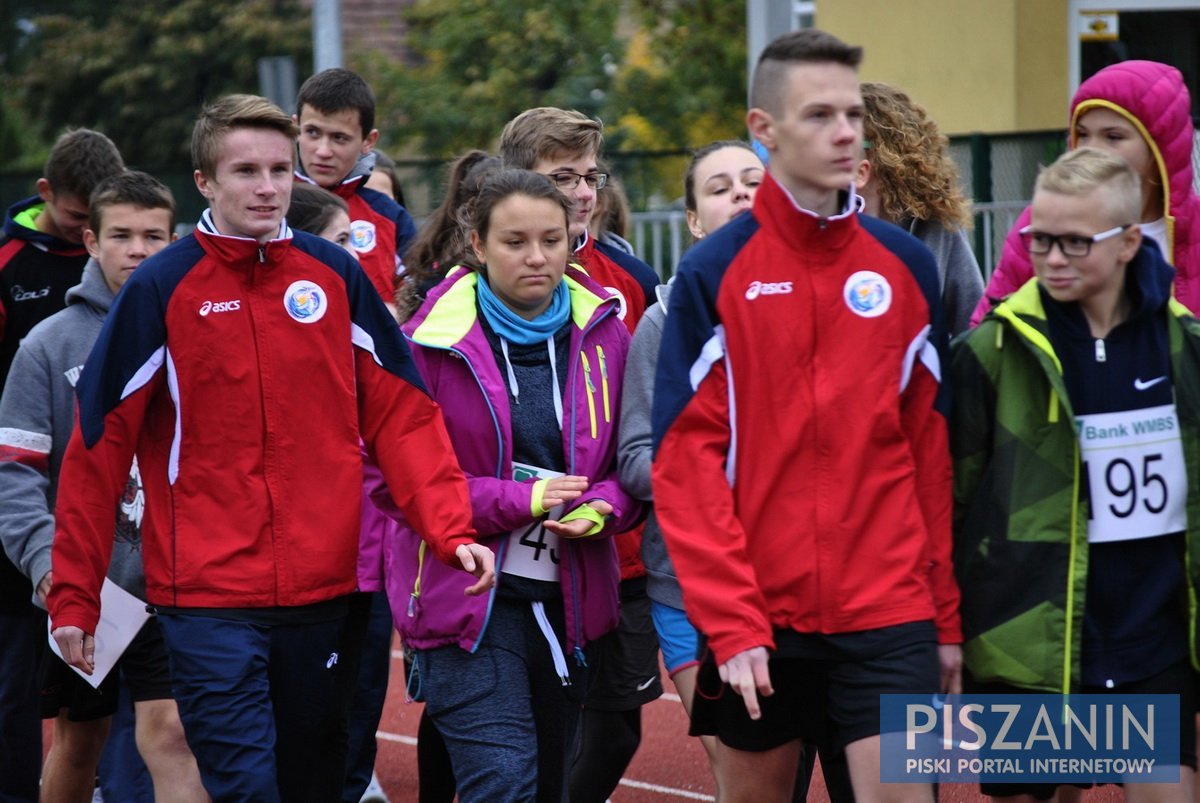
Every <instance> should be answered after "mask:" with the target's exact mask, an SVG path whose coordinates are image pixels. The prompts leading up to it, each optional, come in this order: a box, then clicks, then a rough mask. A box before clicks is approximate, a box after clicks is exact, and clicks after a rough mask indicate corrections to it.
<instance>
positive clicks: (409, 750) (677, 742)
mask: <svg viewBox="0 0 1200 803" xmlns="http://www.w3.org/2000/svg"><path fill="white" fill-rule="evenodd" d="M399 655H400V653H399V652H398V651H394V652H393V653H392V656H393V658H392V672H391V681H390V684H389V686H388V696H387V703H386V704H385V706H384V711H383V719H382V721H381V722H380V724H379V755H378V758H377V759H376V761H375V770H376V773H377V774H378V776H379V781H380V783H381V784H382V786H383V788H384V791H386V792H387V794H388V797H389V798H391V801H392V803H417V761H416V748H415V745H416V733H417V722H418V721H419V720H420V718H421V705H420V704H419V703H406V702H405V701H404V669H403V662H402V661H401V660H400V658H399ZM663 686H664V688H665V689H666V690H667V691H668V692H669V694H666V695H664V696H663V697H662V698H660V699H659V700H656V701H655V702H653V703H651V704H650V705H648V706H646V707H645V708H644V709H643V710H642V745H641V747H640V748H639V749H638V752H637V755H636V756H634V758H633V762H632V763H631V764H630V765H629V769H628V771H627V772H626V773H625V777H624V778H623V779H622V780H621V785H620V786H619V787H618V788H617V791H616V792H614V793H613V795H612V798H611V800H612V803H685V801H689V800H714V797H713V794H714V792H715V784H714V783H713V778H712V773H711V772H710V771H709V768H708V759H707V757H706V756H705V754H704V749H703V748H702V747H701V746H700V742H699V740H698V739H693V738H691V737H689V736H688V735H687V715H686V714H685V713H684V710H683V706H682V705H681V704H680V702H679V698H678V697H677V696H675V685H674V684H673V683H671V682H670V680H664V683H663ZM808 799H809V801H810V803H829V796H828V795H827V794H826V792H825V784H824V781H823V780H822V779H821V777H820V767H819V766H818V768H817V777H816V778H815V779H814V781H813V784H812V787H811V788H810V790H809V795H808ZM1121 799H1122V795H1121V792H1120V790H1119V789H1118V788H1117V787H1113V786H1105V787H1101V788H1099V789H1095V790H1089V791H1087V792H1085V793H1084V794H1083V798H1082V801H1081V803H1119V801H1120V800H1121ZM987 801H989V798H986V797H984V796H983V795H981V794H980V793H979V788H978V787H977V786H975V785H969V784H944V785H942V786H941V787H940V789H939V795H938V803H987Z"/></svg>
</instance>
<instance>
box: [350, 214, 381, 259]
mask: <svg viewBox="0 0 1200 803" xmlns="http://www.w3.org/2000/svg"><path fill="white" fill-rule="evenodd" d="M350 247H351V248H353V249H354V250H355V251H358V252H359V253H360V254H365V253H366V252H368V251H372V250H374V248H375V224H374V223H372V222H371V221H369V220H355V221H352V222H351V223H350Z"/></svg>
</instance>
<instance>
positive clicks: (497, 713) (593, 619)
mask: <svg viewBox="0 0 1200 803" xmlns="http://www.w3.org/2000/svg"><path fill="white" fill-rule="evenodd" d="M569 203H570V202H569V200H567V199H566V198H565V197H564V196H563V195H562V194H561V193H560V192H558V190H556V189H555V187H554V185H553V184H552V183H551V182H550V181H549V180H548V179H547V178H545V177H544V176H541V175H538V174H536V173H532V172H529V171H523V170H507V171H501V172H498V173H496V174H494V175H493V176H492V177H490V178H489V179H488V180H487V182H485V184H484V186H483V188H482V190H481V192H480V194H479V195H478V196H477V198H476V199H475V201H474V202H473V203H472V204H471V205H470V206H469V208H468V212H467V216H468V218H469V220H468V223H469V225H470V229H471V232H470V244H471V251H472V254H473V257H474V259H473V260H471V264H470V265H469V266H460V267H458V268H455V269H453V270H452V271H450V273H449V275H448V276H447V277H446V279H445V280H443V281H442V282H441V283H440V284H439V285H438V286H437V287H435V288H434V289H433V290H432V291H430V293H429V296H428V298H427V299H426V301H425V303H424V304H423V305H422V307H421V309H420V310H419V311H418V312H417V314H416V315H415V316H413V318H412V319H411V320H409V321H408V322H407V323H406V324H405V326H404V332H405V335H406V336H407V337H408V339H409V342H410V344H411V347H412V352H413V358H414V360H415V361H416V364H417V366H418V368H419V370H420V371H421V374H422V376H423V378H424V379H425V382H426V384H427V386H428V389H429V392H430V393H431V394H432V396H433V397H434V398H435V399H436V400H437V401H438V402H439V404H441V405H442V408H443V412H444V415H445V419H446V426H447V429H448V430H449V432H450V438H451V441H452V442H453V444H454V447H455V450H456V453H457V455H458V459H459V462H460V463H461V464H462V467H463V470H464V472H465V473H466V474H467V477H468V483H469V485H470V490H471V504H472V509H473V512H474V523H475V525H476V527H477V529H478V530H479V532H480V533H481V534H485V535H486V536H487V537H484V538H482V539H481V541H482V543H486V544H487V545H488V546H490V547H491V548H492V549H493V550H495V552H496V554H497V567H498V574H497V583H496V588H495V589H494V590H493V592H492V593H491V594H490V595H489V596H486V597H478V598H475V597H468V596H465V595H464V594H463V593H462V587H461V586H462V581H461V579H460V578H458V577H456V573H455V572H453V571H447V567H444V566H442V565H441V564H440V563H439V562H438V561H436V560H432V559H431V558H432V556H431V555H429V554H427V550H426V548H425V547H424V546H423V542H422V540H421V538H420V536H419V535H418V534H417V533H415V532H413V531H412V530H410V529H407V528H405V527H400V528H398V530H399V531H398V533H396V534H394V535H393V536H392V537H390V538H389V539H388V541H387V543H385V545H384V555H383V561H384V566H385V569H386V573H387V581H386V582H387V590H388V595H389V597H390V599H391V603H392V609H393V613H394V615H395V618H396V624H397V628H398V629H399V631H400V633H401V636H402V638H403V640H404V644H405V645H406V647H407V648H408V649H409V650H412V651H413V653H414V664H415V671H414V673H413V677H412V679H411V680H410V693H411V694H412V695H413V696H414V697H418V698H420V699H424V700H425V703H426V710H427V712H428V713H429V715H430V716H431V717H432V718H433V721H434V723H435V724H436V725H437V728H438V730H439V731H440V732H441V733H442V735H443V736H444V737H445V740H446V744H447V747H448V748H449V751H450V756H451V759H452V761H453V764H454V774H455V779H456V782H457V785H458V794H459V799H460V800H462V801H464V803H469V801H475V800H481V801H482V800H486V801H499V800H534V799H537V800H548V801H549V800H553V801H559V800H561V799H562V796H563V786H564V782H565V777H566V776H565V767H566V766H567V751H568V749H569V746H570V744H571V741H572V739H571V736H572V732H573V729H574V727H575V723H576V721H577V719H578V713H579V704H580V700H581V698H582V697H583V693H584V690H585V687H586V679H587V671H588V658H587V649H586V648H587V645H588V644H589V643H591V642H592V641H594V640H595V639H596V638H598V637H599V636H601V635H603V634H604V633H606V632H608V631H609V630H612V629H613V628H614V627H615V626H616V623H617V583H618V566H617V556H616V550H615V545H614V543H613V542H612V540H611V538H609V537H608V536H610V535H611V534H613V533H618V532H623V531H625V530H628V529H629V528H630V527H631V526H633V524H635V523H636V522H637V520H638V518H639V517H640V515H641V513H642V506H641V504H640V503H639V502H637V501H635V500H634V499H633V498H632V497H630V496H629V495H628V494H626V493H625V492H624V491H623V490H621V488H620V485H619V484H618V482H617V477H616V462H615V457H616V445H617V424H618V421H617V419H618V411H619V407H620V404H619V400H620V390H621V381H622V377H623V375H624V365H625V356H626V353H627V351H628V348H629V334H628V332H627V330H626V329H625V326H624V324H623V323H622V322H621V321H620V319H619V318H618V317H617V301H616V300H615V299H613V298H611V297H609V295H608V293H606V292H605V291H604V289H603V288H602V287H600V286H599V285H597V284H596V283H595V282H593V281H592V280H591V279H589V278H588V276H587V274H585V273H583V272H582V271H581V270H579V269H577V268H575V267H573V266H568V264H567V259H568V254H569V246H568V241H569V240H568V237H567V222H568V204H569Z"/></svg>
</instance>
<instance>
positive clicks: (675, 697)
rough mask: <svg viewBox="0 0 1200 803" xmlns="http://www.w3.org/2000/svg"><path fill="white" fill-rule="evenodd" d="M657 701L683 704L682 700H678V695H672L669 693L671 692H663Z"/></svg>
mask: <svg viewBox="0 0 1200 803" xmlns="http://www.w3.org/2000/svg"><path fill="white" fill-rule="evenodd" d="M658 699H660V700H671V701H672V702H676V703H682V702H683V700H680V699H679V695H678V694H672V693H671V692H669V691H665V692H663V693H662V697H659V698H658Z"/></svg>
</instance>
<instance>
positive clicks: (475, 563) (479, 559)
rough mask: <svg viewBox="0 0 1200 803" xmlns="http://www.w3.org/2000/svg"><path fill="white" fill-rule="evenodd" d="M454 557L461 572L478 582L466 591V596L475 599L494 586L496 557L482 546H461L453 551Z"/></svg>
mask: <svg viewBox="0 0 1200 803" xmlns="http://www.w3.org/2000/svg"><path fill="white" fill-rule="evenodd" d="M454 555H455V557H457V558H458V562H459V563H461V564H462V567H463V570H464V571H467V572H470V573H471V574H473V575H475V577H476V578H478V582H476V583H475V584H474V585H472V586H470V587H468V588H467V590H466V592H465V593H466V594H467V595H468V596H471V597H477V596H479V595H480V594H485V593H487V591H488V589H490V588H491V587H492V586H493V585H495V584H496V556H495V555H494V554H492V550H490V549H488V548H487V547H485V546H483V545H482V544H474V543H472V544H462V545H460V546H459V547H458V549H456V550H454Z"/></svg>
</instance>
